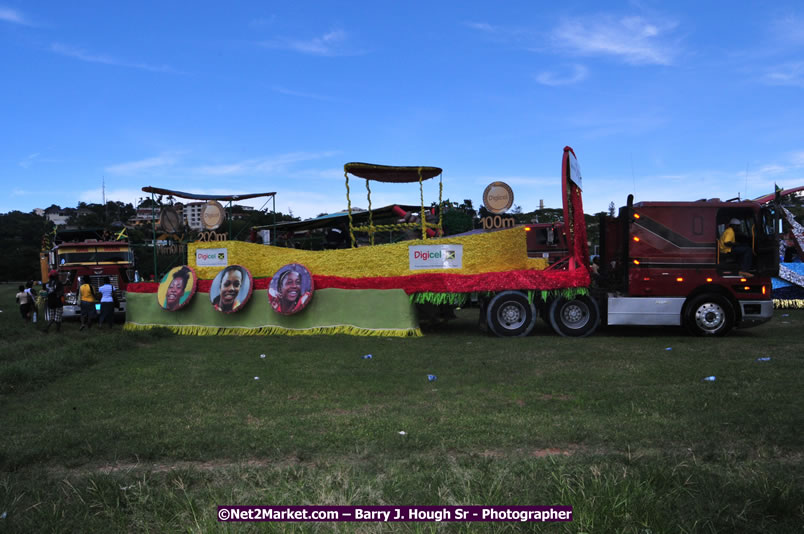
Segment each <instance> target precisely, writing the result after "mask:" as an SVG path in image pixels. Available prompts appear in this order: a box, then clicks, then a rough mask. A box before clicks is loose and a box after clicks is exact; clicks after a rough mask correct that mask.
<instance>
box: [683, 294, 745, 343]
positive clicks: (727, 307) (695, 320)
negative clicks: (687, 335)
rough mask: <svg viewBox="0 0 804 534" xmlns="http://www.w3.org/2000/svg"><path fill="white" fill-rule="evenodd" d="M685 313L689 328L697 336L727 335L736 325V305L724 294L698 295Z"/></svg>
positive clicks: (686, 308) (685, 321)
mask: <svg viewBox="0 0 804 534" xmlns="http://www.w3.org/2000/svg"><path fill="white" fill-rule="evenodd" d="M684 315H685V317H684V324H685V325H686V327H687V329H688V330H689V331H690V332H692V333H693V334H695V335H697V336H725V335H726V334H727V333H728V332H729V330H731V329H732V327H733V326H734V307H733V306H732V305H731V302H729V299H727V298H726V297H724V296H722V295H717V294H706V295H698V296H697V297H695V298H694V299H692V300H691V301H690V303H689V304H688V305H687V306H686V307H685V312H684Z"/></svg>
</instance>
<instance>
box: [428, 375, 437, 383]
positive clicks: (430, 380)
mask: <svg viewBox="0 0 804 534" xmlns="http://www.w3.org/2000/svg"><path fill="white" fill-rule="evenodd" d="M427 380H428V381H429V382H435V381H436V380H438V377H437V376H436V375H427Z"/></svg>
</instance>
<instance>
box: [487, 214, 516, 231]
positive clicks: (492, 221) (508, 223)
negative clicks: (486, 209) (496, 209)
mask: <svg viewBox="0 0 804 534" xmlns="http://www.w3.org/2000/svg"><path fill="white" fill-rule="evenodd" d="M515 222H516V221H515V220H514V218H513V217H500V216H499V215H494V216H493V217H492V216H491V215H488V216H486V217H483V218H482V219H480V223H481V224H482V225H483V229H484V230H492V229H495V228H513V227H514V224H515Z"/></svg>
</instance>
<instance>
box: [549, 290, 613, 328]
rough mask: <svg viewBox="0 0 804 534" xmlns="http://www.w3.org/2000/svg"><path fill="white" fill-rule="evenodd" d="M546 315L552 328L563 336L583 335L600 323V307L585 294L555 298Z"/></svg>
mask: <svg viewBox="0 0 804 534" xmlns="http://www.w3.org/2000/svg"><path fill="white" fill-rule="evenodd" d="M547 315H548V317H550V326H552V327H553V330H555V331H556V333H557V334H559V335H562V336H564V337H585V336H588V335H589V334H591V333H592V332H594V331H595V330H597V327H598V325H600V308H599V307H598V305H597V302H596V301H595V299H593V298H591V297H589V296H586V295H582V296H579V297H575V298H574V299H571V300H567V299H565V298H563V297H559V298H557V299H555V300H554V301H553V302H552V303H551V304H550V310H549V311H548V313H547Z"/></svg>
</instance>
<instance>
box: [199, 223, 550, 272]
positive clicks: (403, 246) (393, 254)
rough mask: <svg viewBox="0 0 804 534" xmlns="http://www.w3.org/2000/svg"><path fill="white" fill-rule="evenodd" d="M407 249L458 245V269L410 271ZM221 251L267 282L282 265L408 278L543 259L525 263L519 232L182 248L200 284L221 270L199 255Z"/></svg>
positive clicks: (541, 263)
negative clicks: (348, 245) (373, 242)
mask: <svg viewBox="0 0 804 534" xmlns="http://www.w3.org/2000/svg"><path fill="white" fill-rule="evenodd" d="M412 245H462V246H463V267H462V268H461V269H426V270H415V271H411V270H410V261H409V254H408V247H409V246H412ZM209 248H226V249H227V252H228V259H229V264H230V265H234V264H237V265H243V266H245V267H247V268H248V269H249V270H250V271H251V274H252V275H253V276H255V277H258V278H261V277H270V276H273V275H274V273H275V272H276V271H278V270H279V268H280V267H282V266H283V265H287V264H288V263H301V264H302V265H304V266H305V267H307V269H309V270H310V272H311V273H312V274H314V275H325V276H341V277H347V278H366V277H387V276H407V275H411V274H422V273H433V272H438V273H449V274H481V273H494V272H503V271H513V270H523V269H533V270H544V269H546V268H547V260H545V259H542V258H528V254H527V242H526V234H525V229H524V227H516V228H511V229H508V230H500V231H497V232H489V233H482V234H474V235H469V236H461V237H445V238H440V239H428V240H426V241H425V240H413V241H403V242H401V243H392V244H387V245H377V246H374V247H360V248H353V249H339V250H299V249H292V248H283V247H273V246H267V245H258V244H254V243H245V242H243V241H217V242H215V243H203V242H195V243H189V244H188V245H187V252H188V260H189V265H190V266H191V267H193V268H194V269H196V272H197V273H198V276H199V278H200V279H207V280H209V279H212V278H214V277H215V275H216V274H218V272H219V271H220V270H221V269H222V268H223V267H201V266H199V265H198V264H197V263H196V253H197V251H198V250H203V249H209Z"/></svg>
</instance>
